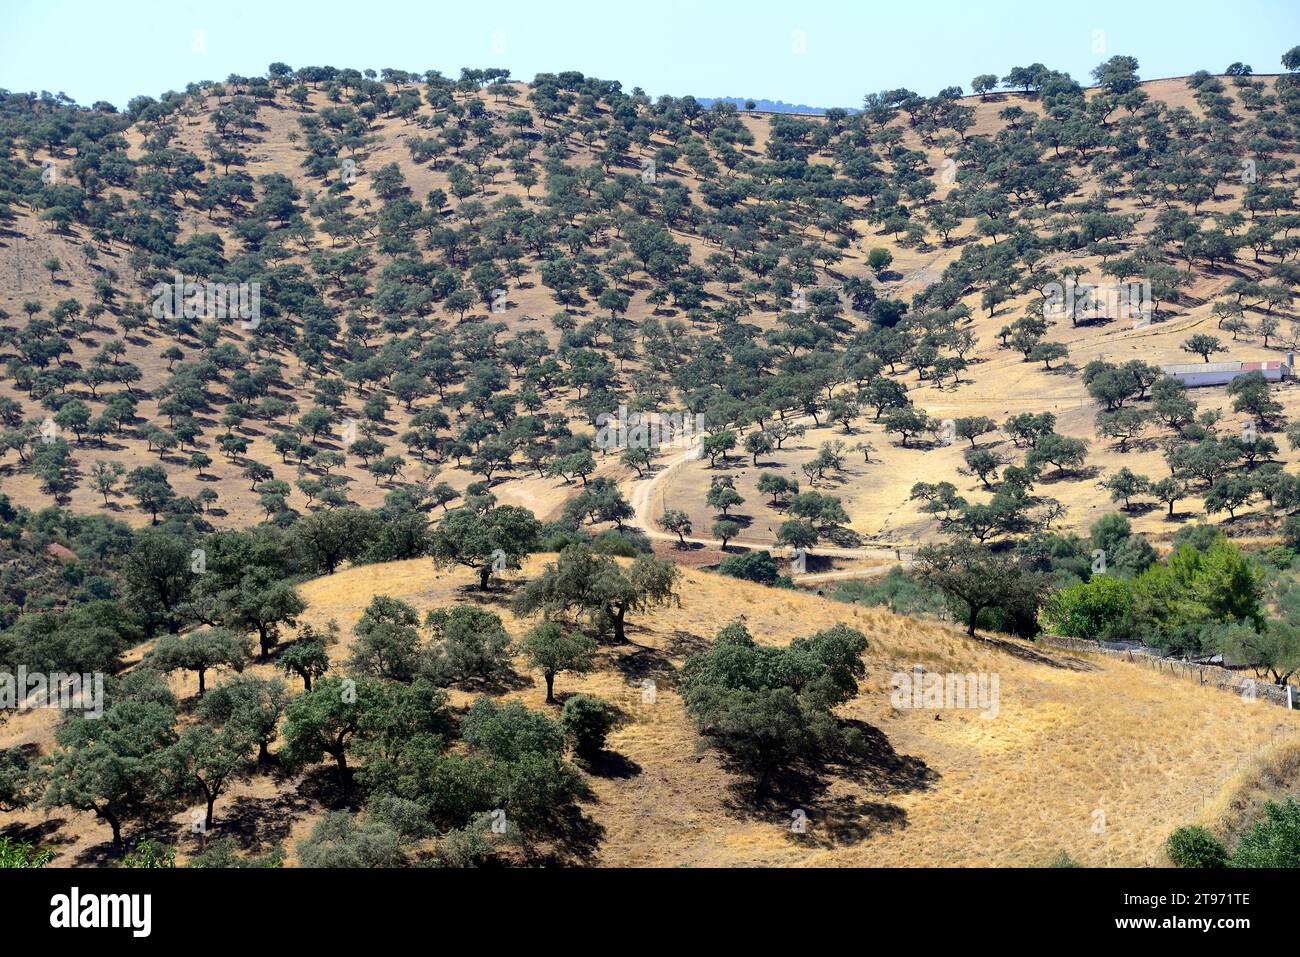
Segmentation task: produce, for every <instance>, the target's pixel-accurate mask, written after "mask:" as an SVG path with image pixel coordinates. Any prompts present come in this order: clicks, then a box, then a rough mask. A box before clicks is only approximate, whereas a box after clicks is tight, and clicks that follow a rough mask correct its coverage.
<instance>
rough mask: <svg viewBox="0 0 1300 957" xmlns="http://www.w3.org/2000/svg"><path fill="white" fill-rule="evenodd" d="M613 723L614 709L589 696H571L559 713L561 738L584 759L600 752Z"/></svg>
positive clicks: (604, 702) (605, 702)
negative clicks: (562, 732) (563, 737)
mask: <svg viewBox="0 0 1300 957" xmlns="http://www.w3.org/2000/svg"><path fill="white" fill-rule="evenodd" d="M614 722H615V714H614V709H613V708H612V707H610V705H609V702H607V701H604V700H602V699H600V698H597V697H594V696H592V695H585V694H576V695H574V696H573V697H572V698H569V699H568V700H567V701H565V702H564V710H563V711H561V712H560V727H562V728H563V729H564V736H565V739H566V740H568V741H569V743H570V745H571V746H572V747H573V750H574V752H575V753H577V754H580V755H582V756H583V757H584V758H590V757H594V756H595V755H597V754H599V753H600V752H601V751H602V750H603V749H604V747H605V739H606V738H607V737H608V736H609V732H610V731H611V730H612V729H613V727H614Z"/></svg>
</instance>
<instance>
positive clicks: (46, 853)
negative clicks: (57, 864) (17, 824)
mask: <svg viewBox="0 0 1300 957" xmlns="http://www.w3.org/2000/svg"><path fill="white" fill-rule="evenodd" d="M52 860H54V852H53V851H52V850H50V849H49V848H48V847H33V846H32V845H31V844H28V843H26V842H21V843H20V842H18V841H14V840H11V839H10V838H7V837H0V868H20V867H24V868H25V867H44V866H45V865H46V864H48V863H50V861H52Z"/></svg>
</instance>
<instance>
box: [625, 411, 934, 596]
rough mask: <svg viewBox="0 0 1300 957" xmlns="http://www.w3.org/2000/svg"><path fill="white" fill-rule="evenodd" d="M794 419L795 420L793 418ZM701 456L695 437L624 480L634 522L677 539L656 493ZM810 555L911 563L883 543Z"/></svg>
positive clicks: (845, 574) (824, 577) (694, 540)
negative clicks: (664, 524) (661, 515)
mask: <svg viewBox="0 0 1300 957" xmlns="http://www.w3.org/2000/svg"><path fill="white" fill-rule="evenodd" d="M791 421H794V420H791ZM699 456H700V445H699V440H698V439H693V440H692V441H691V444H690V445H688V446H687V447H686V448H684V449H682V450H680V451H678V452H676V453H675V454H674V455H673V456H672V457H671V458H669V459H668V460H667V461H666V462H664V463H663V464H662V465H661V466H660V467H659V468H658V469H657V470H656V471H654V472H652V473H651V474H650V475H648V476H646V477H644V478H635V477H633V478H630V479H627V480H625V481H624V483H623V488H624V491H625V492H626V493H627V498H628V501H629V502H631V504H632V510H633V512H634V513H635V514H634V519H633V520H634V521H635V523H636V524H637V525H638V526H640V528H641V529H642V530H643V531H644V532H645V534H646V535H647V536H648V537H650V538H652V539H656V540H658V541H678V536H676V535H674V534H673V533H671V532H665V531H663V530H662V529H661V528H659V526H658V525H657V524H656V522H655V516H656V514H657V513H656V512H655V509H654V497H655V493H656V492H657V491H658V490H659V489H660V487H661V486H662V483H663V482H664V481H665V480H667V479H668V478H669V477H671V476H672V475H673V474H674V473H675V472H677V471H678V470H679V469H681V468H682V467H683V466H684V465H685V464H686V463H687V462H689V461H691V460H692V459H697V458H699ZM685 541H686V542H687V543H688V544H692V545H705V546H708V547H710V548H721V547H722V540H721V539H717V538H704V537H699V536H691V535H687V536H685ZM730 541H731V542H732V543H733V544H744V545H748V546H751V547H757V548H770V547H775V543H774V542H770V541H767V542H764V541H754V540H752V539H748V538H745V539H741V538H733V539H731V540H730ZM807 554H808V556H809V557H831V558H849V559H867V560H876V561H886V562H894V563H895V564H899V565H904V566H906V565H910V564H912V557H911V555H910V554H907V553H905V552H904V551H903V550H902V549H901V548H895V547H883V546H863V547H861V548H836V547H831V546H827V547H817V548H810V549H808V551H807ZM887 570H888V566H886V567H883V568H882V567H879V566H876V567H872V568H866V569H862V570H859V571H839V572H823V573H819V574H814V575H798V576H796V577H795V581H799V582H803V581H809V582H811V581H829V580H831V579H838V578H867V577H871V576H874V575H880V574H883V573H884V572H886V571H887Z"/></svg>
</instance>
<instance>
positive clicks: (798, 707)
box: [0, 48, 1300, 867]
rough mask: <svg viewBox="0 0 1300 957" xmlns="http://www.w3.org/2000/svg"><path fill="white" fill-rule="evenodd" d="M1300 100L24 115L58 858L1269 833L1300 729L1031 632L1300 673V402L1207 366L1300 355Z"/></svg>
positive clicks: (22, 756)
mask: <svg viewBox="0 0 1300 957" xmlns="http://www.w3.org/2000/svg"><path fill="white" fill-rule="evenodd" d="M1283 63H1284V65H1285V66H1287V68H1288V69H1291V70H1293V72H1290V73H1286V74H1279V75H1267V76H1254V75H1250V74H1249V70H1248V68H1246V69H1245V72H1244V73H1243V72H1242V71H1240V70H1237V71H1231V70H1230V71H1229V73H1228V74H1225V75H1213V74H1210V73H1208V72H1205V71H1201V72H1198V73H1196V74H1193V75H1190V76H1186V77H1176V78H1170V79H1161V80H1154V81H1150V80H1148V81H1143V80H1142V79H1141V78H1140V75H1139V72H1138V71H1139V64H1138V62H1137V61H1136V60H1135V59H1133V58H1132V57H1126V56H1115V57H1111V58H1110V59H1108V60H1106V61H1105V62H1104V63H1102V64H1100V65H1099V66H1098V67H1097V69H1096V70H1095V71H1093V79H1094V80H1095V82H1096V85H1095V86H1090V87H1085V86H1083V85H1081V84H1080V83H1078V82H1076V81H1075V80H1074V79H1072V78H1070V77H1069V76H1067V75H1065V74H1062V73H1059V72H1057V71H1054V70H1051V69H1048V68H1047V67H1044V66H1042V65H1041V64H1034V65H1032V66H1028V67H1013V68H1011V69H1010V71H1009V72H1008V74H1007V75H1006V76H1005V77H1002V78H1001V79H999V78H997V77H995V76H991V75H990V76H981V77H977V78H975V81H974V82H973V83H971V87H972V88H973V89H975V90H977V91H982V92H978V93H976V94H975V95H970V96H967V95H964V91H963V90H962V89H961V88H959V87H952V88H949V89H947V90H944V91H943V92H941V93H940V94H939V95H937V96H934V97H923V96H919V95H917V94H915V93H912V92H911V91H908V90H889V91H883V92H881V93H872V94H868V95H867V96H866V97H865V98H864V100H863V104H862V107H863V108H862V110H861V111H854V112H851V113H850V112H848V111H844V110H828V111H826V112H825V113H823V114H820V115H816V116H803V115H796V114H790V113H764V112H762V111H744V110H743V109H739V110H738V109H737V108H736V105H735V104H733V103H728V102H723V101H720V102H715V103H713V105H712V106H709V107H707V108H706V107H704V106H702V105H701V103H700V102H699V101H697V100H695V99H694V98H692V97H689V96H688V97H681V98H673V97H662V98H659V99H656V100H652V99H650V98H648V97H646V96H645V95H644V94H642V93H641V92H640V91H639V90H638V89H635V88H633V89H632V90H631V92H627V91H625V90H624V87H623V85H622V83H621V82H618V81H615V80H605V79H597V78H594V77H588V76H584V75H583V74H581V73H577V72H566V73H560V74H540V75H538V76H536V77H535V78H534V79H533V80H532V81H531V82H527V83H525V82H520V81H519V80H517V79H514V78H512V77H511V76H510V74H509V72H508V71H505V70H502V69H465V70H464V71H463V72H462V74H461V75H460V77H459V78H450V77H445V76H443V75H441V74H440V73H438V72H437V71H429V72H428V73H424V74H412V73H408V72H406V71H403V70H396V69H385V70H382V71H375V70H366V71H360V70H355V69H340V68H335V67H316V66H301V67H298V68H294V67H291V66H289V65H286V64H283V63H275V64H272V65H271V66H270V67H269V68H268V69H267V71H266V75H265V76H255V77H245V76H230V77H228V78H227V79H226V80H224V81H220V82H204V83H195V84H193V85H191V86H189V87H187V88H186V90H185V91H183V92H172V93H167V94H164V95H162V96H161V97H159V98H157V99H154V98H151V97H138V98H136V99H133V100H131V101H130V103H129V104H128V105H127V106H126V108H125V109H124V110H121V111H119V110H116V109H115V108H113V107H112V106H110V105H108V104H103V103H97V104H94V105H92V106H90V107H83V106H79V105H77V104H74V103H71V102H68V101H67V100H66V99H64V98H60V97H51V96H48V95H43V96H35V95H27V94H19V93H11V92H8V91H0V486H2V488H0V667H3V668H4V669H7V670H0V681H3V679H4V678H5V677H7V676H8V675H9V674H10V673H11V672H13V671H14V670H16V669H17V668H18V667H22V668H24V669H27V670H28V671H30V672H34V673H38V674H42V675H46V674H56V673H57V674H62V673H65V672H70V673H74V674H77V675H80V674H86V675H95V676H98V677H99V678H102V679H103V680H104V687H105V696H104V698H103V699H102V700H101V701H100V704H102V705H104V712H103V714H97V715H93V716H85V715H78V714H67V715H65V716H64V717H63V718H62V719H60V720H56V716H55V715H54V714H53V713H52V712H50V711H48V710H41V711H28V710H23V709H21V708H19V709H16V710H13V711H11V709H10V708H9V706H7V705H6V706H5V708H4V710H3V711H0V842H6V843H0V861H2V860H4V859H5V858H6V856H7V855H9V854H12V853H13V849H12V845H11V844H10V843H7V842H8V841H13V840H18V841H29V842H31V844H32V847H31V848H28V849H26V850H21V851H19V852H18V857H19V858H20V859H25V856H26V855H28V854H37V855H39V854H41V853H42V852H41V848H45V849H48V850H49V851H50V852H52V853H53V854H54V855H55V856H54V858H53V860H54V861H55V862H57V863H59V864H70V865H91V866H112V865H117V864H119V863H123V862H125V863H127V864H129V865H132V866H134V865H135V864H137V863H140V861H142V860H143V861H144V862H145V863H150V862H152V860H153V857H154V856H155V855H157V856H159V858H160V859H162V860H164V861H165V860H166V859H167V856H168V854H169V853H171V851H174V852H175V853H176V854H177V855H178V858H179V860H180V862H181V863H187V862H192V861H197V862H199V863H200V864H202V865H203V866H216V867H226V866H233V865H236V864H245V863H253V864H259V865H261V864H266V865H271V866H274V865H275V864H277V863H281V862H283V863H286V864H289V865H302V866H306V867H314V866H324V867H343V866H349V867H351V866H368V867H390V866H412V865H419V866H426V865H428V866H438V867H443V866H476V865H485V866H496V865H503V864H504V865H517V864H529V865H538V864H540V865H551V864H555V865H582V864H591V865H603V866H621V865H652V866H675V865H698V866H742V865H776V866H786V865H835V866H850V865H870V866H938V865H956V866H989V865H996V866H1015V865H1018V866H1045V865H1047V864H1049V863H1052V862H1055V863H1058V864H1059V863H1061V862H1062V861H1065V862H1070V861H1074V862H1079V863H1082V864H1084V865H1088V866H1141V865H1156V866H1163V865H1165V864H1167V863H1169V862H1170V860H1173V859H1174V858H1173V857H1171V856H1167V855H1166V853H1165V852H1166V844H1165V842H1166V840H1167V839H1168V838H1169V836H1170V834H1171V832H1173V831H1174V830H1175V829H1179V828H1183V827H1185V826H1187V825H1190V824H1204V825H1205V826H1207V827H1208V828H1209V829H1210V830H1211V832H1212V835H1213V837H1214V839H1216V840H1220V841H1224V842H1227V844H1228V845H1236V850H1233V849H1232V848H1231V847H1227V846H1225V847H1224V848H1223V852H1224V853H1223V857H1224V860H1227V859H1228V855H1229V854H1233V855H1237V854H1239V853H1240V849H1241V845H1242V841H1243V835H1245V834H1246V833H1247V831H1248V830H1249V828H1250V827H1251V826H1252V824H1253V822H1256V821H1258V820H1260V818H1261V815H1262V814H1271V813H1273V812H1274V810H1275V808H1274V807H1273V806H1272V805H1270V804H1268V802H1269V801H1270V800H1272V799H1273V798H1275V797H1277V796H1280V795H1282V794H1283V793H1290V792H1291V791H1293V790H1294V788H1293V786H1292V784H1291V783H1290V777H1291V769H1292V768H1293V767H1294V766H1295V752H1296V745H1295V744H1294V736H1293V735H1292V734H1291V732H1292V730H1293V728H1294V720H1293V716H1292V714H1291V713H1290V712H1288V711H1284V710H1282V709H1280V708H1275V707H1272V706H1271V705H1266V704H1262V703H1259V702H1256V701H1252V700H1249V699H1247V700H1243V699H1242V698H1240V697H1235V696H1232V695H1228V694H1224V693H1222V692H1220V691H1217V690H1214V689H1212V688H1209V687H1198V686H1197V685H1195V684H1193V683H1191V682H1184V681H1178V680H1174V679H1172V678H1170V677H1168V676H1166V675H1162V674H1160V673H1159V672H1156V671H1151V670H1148V669H1145V668H1140V667H1137V666H1136V665H1133V664H1131V663H1126V662H1123V661H1120V660H1116V659H1115V658H1110V657H1105V656H1103V655H1100V654H1093V653H1092V652H1091V651H1089V652H1080V653H1078V654H1074V653H1066V652H1063V651H1060V650H1057V649H1056V648H1055V646H1053V645H1051V644H1049V643H1047V642H1036V641H1034V640H1033V639H1035V638H1036V637H1038V636H1040V635H1041V634H1043V633H1044V632H1051V633H1055V634H1058V635H1063V636H1067V637H1070V638H1073V639H1077V640H1080V641H1084V640H1108V641H1109V640H1114V641H1123V642H1126V643H1128V645H1129V647H1130V648H1133V647H1135V646H1138V645H1141V646H1143V647H1142V649H1141V651H1140V653H1145V652H1146V651H1148V650H1153V651H1155V652H1156V653H1158V654H1162V655H1167V656H1170V657H1177V658H1181V659H1184V660H1187V661H1196V662H1200V663H1201V665H1203V666H1204V667H1210V666H1218V665H1223V666H1225V667H1230V668H1235V669H1237V670H1238V671H1239V672H1241V673H1242V674H1245V673H1247V672H1248V673H1250V674H1251V675H1253V677H1254V678H1255V679H1256V680H1259V681H1264V682H1269V683H1272V684H1276V685H1278V686H1288V685H1290V686H1294V685H1295V682H1296V681H1297V680H1298V679H1297V675H1300V474H1298V473H1297V470H1296V468H1295V466H1296V463H1297V457H1298V456H1300V417H1297V412H1298V411H1300V385H1298V384H1297V379H1296V378H1294V377H1292V376H1288V377H1280V378H1278V379H1276V380H1270V379H1268V378H1266V377H1265V375H1264V373H1263V372H1258V373H1253V374H1250V375H1243V376H1240V377H1238V378H1236V379H1234V380H1233V381H1232V382H1231V383H1230V384H1222V383H1221V384H1218V385H1214V386H1209V387H1204V388H1188V387H1185V386H1184V385H1183V383H1182V380H1181V379H1180V378H1178V375H1168V374H1166V373H1165V371H1164V367H1166V366H1169V365H1173V364H1179V363H1191V364H1192V368H1193V369H1194V370H1196V371H1200V370H1203V369H1208V370H1214V369H1216V368H1217V366H1215V365H1213V364H1211V362H1212V360H1213V361H1222V362H1227V363H1229V364H1230V365H1232V364H1235V363H1242V362H1252V363H1253V362H1261V363H1268V362H1273V363H1277V362H1279V361H1281V362H1288V363H1289V362H1290V361H1291V360H1290V353H1291V352H1292V351H1295V350H1297V349H1300V313H1298V312H1297V311H1296V307H1295V302H1294V300H1295V293H1296V290H1297V288H1300V262H1297V256H1298V254H1300V208H1298V207H1297V203H1296V187H1297V183H1298V182H1300V179H1298V177H1300V173H1298V172H1297V168H1296V158H1297V154H1300V72H1297V70H1300V48H1297V49H1296V50H1293V51H1291V52H1290V53H1288V54H1286V55H1284V57H1283ZM627 79H628V81H629V82H631V81H634V80H635V78H627ZM1120 285H1123V286H1124V288H1125V289H1134V288H1136V289H1137V290H1139V291H1140V293H1141V295H1140V302H1139V305H1140V308H1139V310H1138V311H1137V312H1136V314H1127V313H1125V312H1124V311H1122V310H1121V309H1120V308H1119V305H1118V302H1117V301H1114V300H1112V299H1110V298H1109V295H1110V293H1114V292H1116V290H1117V288H1118V286H1120ZM1087 288H1094V289H1097V290H1099V291H1100V292H1101V293H1102V300H1103V301H1102V304H1101V305H1100V306H1098V307H1095V308H1094V307H1093V304H1090V302H1089V300H1088V298H1087V297H1086V296H1084V295H1083V292H1082V290H1086V289H1087ZM1067 290H1069V294H1068V296H1067V295H1066V291H1067ZM1076 293H1078V294H1077V295H1076ZM1232 367H1233V368H1236V366H1235V365H1233V366H1232ZM1265 368H1270V367H1265ZM629 415H630V416H631V417H632V420H631V421H629V420H628V418H626V417H627V416H629ZM665 422H667V423H668V424H669V426H670V428H669V430H668V432H667V434H665V433H663V432H662V430H661V426H663V425H664V423H665ZM647 428H650V429H652V430H653V432H654V433H655V434H654V435H652V436H646V435H645V434H644V433H645V431H646V430H647ZM828 596H829V597H828ZM836 599H838V600H836ZM890 609H892V610H890ZM895 612H897V613H895ZM904 613H906V614H904ZM909 615H910V616H911V617H909ZM917 669H919V670H917ZM909 675H910V676H911V677H910V678H908V680H915V681H920V680H921V678H922V677H925V678H926V679H927V680H929V679H931V678H936V677H938V678H941V679H943V680H946V681H948V682H949V683H950V684H952V683H953V682H965V681H966V680H967V679H969V680H970V681H972V682H974V683H975V684H974V687H975V688H981V687H982V688H985V689H988V688H989V687H990V686H991V683H996V684H995V688H996V690H995V691H993V692H992V693H993V698H992V699H991V701H990V702H988V705H989V707H987V708H985V709H984V711H985V713H981V711H980V710H979V709H972V708H969V707H963V706H961V705H958V704H955V703H953V702H950V701H939V702H937V703H936V702H930V701H922V702H920V706H917V704H916V703H915V702H914V703H913V706H910V707H909V706H906V704H905V703H904V704H900V703H899V702H900V701H901V700H903V699H900V698H898V697H897V696H895V695H894V694H893V691H894V685H895V684H896V683H898V682H900V681H902V680H903V679H904V678H906V677H907V676H909ZM552 685H553V686H554V688H553V690H554V692H555V694H554V696H552V695H551V693H550V692H551V691H552ZM2 687H3V686H2V685H0V689H2ZM954 687H955V686H954ZM963 687H965V685H963ZM521 704H522V706H521ZM74 710H75V709H74ZM994 712H996V714H995V715H994ZM196 809H197V810H196ZM1296 810H1297V813H1300V808H1297V809H1296ZM792 822H795V823H806V824H807V829H806V831H803V830H801V829H800V828H794V827H792ZM228 838H233V841H230V840H227V839H228ZM1246 845H1247V851H1249V850H1250V848H1249V842H1246ZM1286 853H1292V852H1290V851H1288V852H1286ZM263 855H268V856H263ZM1281 856H1282V857H1285V855H1284V854H1283V855H1281ZM1247 859H1248V857H1243V858H1240V859H1239V858H1238V857H1236V856H1234V857H1233V858H1232V860H1233V861H1234V865H1233V866H1254V865H1251V864H1244V865H1243V864H1240V863H1237V862H1238V861H1239V860H1247ZM1259 859H1260V858H1255V859H1253V860H1256V861H1257V860H1259ZM1287 860H1289V858H1287ZM1179 862H1180V863H1185V861H1179Z"/></svg>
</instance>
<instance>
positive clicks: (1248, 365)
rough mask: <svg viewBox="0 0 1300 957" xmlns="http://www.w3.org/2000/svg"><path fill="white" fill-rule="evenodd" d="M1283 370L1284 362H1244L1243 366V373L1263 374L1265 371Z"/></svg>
mask: <svg viewBox="0 0 1300 957" xmlns="http://www.w3.org/2000/svg"><path fill="white" fill-rule="evenodd" d="M1280 368H1282V360H1280V359H1269V360H1268V361H1267V362H1243V363H1242V364H1241V371H1242V372H1262V371H1264V370H1265V369H1280Z"/></svg>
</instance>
